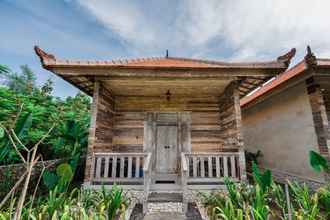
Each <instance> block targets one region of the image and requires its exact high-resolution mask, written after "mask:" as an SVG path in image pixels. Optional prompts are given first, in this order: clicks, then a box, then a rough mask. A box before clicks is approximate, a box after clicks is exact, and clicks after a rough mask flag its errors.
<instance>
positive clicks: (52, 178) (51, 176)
mask: <svg viewBox="0 0 330 220" xmlns="http://www.w3.org/2000/svg"><path fill="white" fill-rule="evenodd" d="M42 179H43V182H44V184H45V185H46V186H47V188H48V189H50V190H53V189H54V188H55V187H56V185H57V183H58V176H57V175H56V174H55V173H53V172H50V171H48V170H46V171H45V172H44V173H43V175H42Z"/></svg>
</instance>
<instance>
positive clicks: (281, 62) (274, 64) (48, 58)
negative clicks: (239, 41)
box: [35, 46, 295, 69]
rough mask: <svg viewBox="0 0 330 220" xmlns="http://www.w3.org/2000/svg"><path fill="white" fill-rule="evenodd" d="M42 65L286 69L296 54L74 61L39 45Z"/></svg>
mask: <svg viewBox="0 0 330 220" xmlns="http://www.w3.org/2000/svg"><path fill="white" fill-rule="evenodd" d="M35 52H36V54H37V55H38V56H39V58H40V60H41V63H42V65H43V66H44V67H45V68H46V69H47V68H52V67H75V66H81V67H83V66H88V67H117V68H251V69H258V68H263V69H272V68H274V69H286V68H287V67H288V65H289V62H290V60H291V58H292V57H293V56H294V54H295V49H292V50H291V51H290V52H288V53H287V54H284V55H282V56H280V57H278V58H277V59H276V60H273V61H268V62H219V61H210V60H201V59H188V58H181V57H151V58H138V59H121V60H109V61H106V60H105V61H74V60H62V59H57V58H56V57H55V56H54V55H52V54H48V53H46V52H45V51H43V50H42V49H40V48H39V47H37V46H36V47H35Z"/></svg>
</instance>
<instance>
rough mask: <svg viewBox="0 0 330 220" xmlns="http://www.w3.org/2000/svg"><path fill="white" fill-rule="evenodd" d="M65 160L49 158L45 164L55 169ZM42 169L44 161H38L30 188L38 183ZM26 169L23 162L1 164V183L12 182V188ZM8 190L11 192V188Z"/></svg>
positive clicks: (48, 168) (49, 168)
mask: <svg viewBox="0 0 330 220" xmlns="http://www.w3.org/2000/svg"><path fill="white" fill-rule="evenodd" d="M64 160H65V159H56V160H48V161H44V165H45V167H47V170H54V169H55V168H56V167H57V165H58V164H60V163H62V162H63V161H64ZM42 169H43V164H42V162H37V163H36V165H35V166H34V169H33V172H32V176H31V182H30V188H31V187H33V186H35V185H36V183H37V181H38V178H39V176H40V174H41V171H42ZM25 171H26V168H25V165H24V164H23V163H20V164H13V165H3V166H0V184H5V183H4V182H3V181H7V183H6V184H8V182H10V183H9V185H11V186H10V188H11V187H12V186H13V185H14V184H15V183H16V182H17V181H18V180H19V178H20V177H21V176H22V175H23V174H24V173H25ZM21 185H22V184H21ZM2 190H6V189H2ZM7 190H8V192H9V189H7ZM5 193H6V192H1V193H0V194H2V195H3V194H5Z"/></svg>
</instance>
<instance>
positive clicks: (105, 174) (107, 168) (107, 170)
mask: <svg viewBox="0 0 330 220" xmlns="http://www.w3.org/2000/svg"><path fill="white" fill-rule="evenodd" d="M103 178H109V157H105V162H104V173H103Z"/></svg>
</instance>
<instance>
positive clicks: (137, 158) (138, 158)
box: [135, 156, 140, 178]
mask: <svg viewBox="0 0 330 220" xmlns="http://www.w3.org/2000/svg"><path fill="white" fill-rule="evenodd" d="M139 177H140V156H137V157H136V161H135V178H139Z"/></svg>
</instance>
